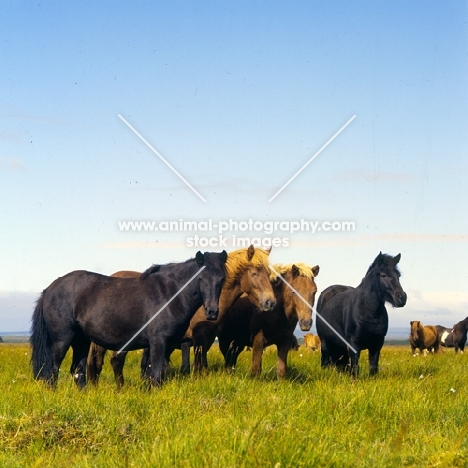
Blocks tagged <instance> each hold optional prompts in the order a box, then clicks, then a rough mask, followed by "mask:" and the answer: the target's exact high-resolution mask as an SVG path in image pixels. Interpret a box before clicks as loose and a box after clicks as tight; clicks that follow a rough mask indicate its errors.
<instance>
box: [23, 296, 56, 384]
mask: <svg viewBox="0 0 468 468" xmlns="http://www.w3.org/2000/svg"><path fill="white" fill-rule="evenodd" d="M44 293H45V291H44V292H43V293H42V294H41V296H40V297H39V299H38V301H37V303H36V308H35V309H34V313H33V316H32V326H31V337H30V338H29V343H30V344H31V348H32V354H31V364H32V368H33V375H34V378H35V379H43V380H50V378H51V375H52V368H53V365H54V363H53V359H52V349H51V348H52V340H51V338H50V334H49V330H48V329H47V324H46V322H45V320H44V310H43V303H44Z"/></svg>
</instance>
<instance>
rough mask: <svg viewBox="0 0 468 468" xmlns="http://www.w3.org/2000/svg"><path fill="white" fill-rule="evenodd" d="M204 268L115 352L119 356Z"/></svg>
mask: <svg viewBox="0 0 468 468" xmlns="http://www.w3.org/2000/svg"><path fill="white" fill-rule="evenodd" d="M205 268H206V266H202V267H201V268H200V269H199V270H198V271H197V272H196V273H195V274H194V275H193V276H192V277H191V278H190V279H189V280H188V281H187V282H186V283H185V284H184V285H183V286H182V287H181V288H180V289H179V290H178V291H177V292H176V293H175V294H174V295H173V296H172V297H171V298H170V299H169V300H168V301H167V302H166V303H165V304H164V305H163V306H162V307H161V308H160V309H159V310H158V311H157V312H156V313H155V314H154V315H153V316H152V317H151V318H150V319H149V320H148V321H147V322H146V323H145V324H144V325H143V326H142V327H141V328H140V329H139V330H138V331H137V332H136V333H135V334H134V335H133V336H132V337H131V338H130V339H129V340H128V341H127V342H126V343H125V344H124V345H123V346H122V348H121V349H119V350H118V351H117V354H120V353H121V352H122V351H124V350H125V348H126V347H127V346H128V345H129V344H130V343H131V342H132V341H133V340H134V339H135V338H136V337H137V336H138V335H139V334H140V333H141V332H142V331H143V330H144V329H145V328H146V327H147V326H148V325H149V324H150V323H151V322H152V321H153V320H154V319H155V318H156V317H157V316H158V315H159V314H160V313H161V312H162V311H163V310H164V309H165V308H166V307H167V306H168V305H169V304H170V303H171V302H172V301H173V300H174V299H175V298H176V297H177V296H178V295H179V294H180V293H181V292H182V291H183V290H184V289H185V288H186V287H187V286H188V285H189V284H190V283H191V282H192V281H193V280H194V279H195V278H196V277H197V276H198V275H199V274H200V273H201V272H202V271H203V270H204V269H205Z"/></svg>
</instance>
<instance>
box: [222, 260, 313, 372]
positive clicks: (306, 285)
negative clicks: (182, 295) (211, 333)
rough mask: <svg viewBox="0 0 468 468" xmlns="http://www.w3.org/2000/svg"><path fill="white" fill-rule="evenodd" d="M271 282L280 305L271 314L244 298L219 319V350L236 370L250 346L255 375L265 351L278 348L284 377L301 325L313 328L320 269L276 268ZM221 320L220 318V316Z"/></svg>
mask: <svg viewBox="0 0 468 468" xmlns="http://www.w3.org/2000/svg"><path fill="white" fill-rule="evenodd" d="M272 270H273V273H272V274H271V276H270V281H271V283H272V286H273V290H274V292H275V297H276V306H275V307H274V308H273V310H272V311H271V312H268V313H264V312H262V311H261V310H258V308H257V307H256V305H255V304H253V303H252V302H251V301H250V300H249V298H247V297H241V298H240V299H238V300H237V301H236V302H235V303H234V305H233V306H232V307H231V308H230V309H229V310H228V311H227V312H226V313H225V314H224V315H223V316H222V317H221V318H220V319H219V318H218V322H219V327H218V340H219V349H220V351H221V352H222V353H223V356H224V362H225V366H226V368H231V369H233V368H234V367H235V365H236V363H237V358H238V356H239V354H240V353H241V352H242V351H243V350H244V348H245V347H246V346H251V347H252V366H251V374H252V375H259V374H260V373H261V371H262V356H263V350H264V348H266V347H267V346H270V345H276V347H277V352H278V355H277V366H276V369H277V371H276V373H277V377H278V378H283V377H285V376H286V373H287V358H288V353H289V350H290V349H291V342H292V340H293V337H294V329H295V328H296V325H297V324H298V323H299V326H300V327H301V330H303V331H308V330H310V327H311V326H312V308H313V306H314V303H315V294H316V292H317V286H316V284H315V281H314V278H315V277H316V276H317V275H318V273H319V270H320V268H319V266H318V265H316V266H314V267H310V266H308V265H305V264H303V263H295V264H292V265H275V266H273V267H272ZM218 317H219V316H218Z"/></svg>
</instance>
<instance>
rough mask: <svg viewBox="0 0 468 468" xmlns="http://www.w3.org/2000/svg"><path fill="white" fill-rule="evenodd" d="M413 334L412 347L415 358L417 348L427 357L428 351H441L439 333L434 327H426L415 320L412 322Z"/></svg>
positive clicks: (411, 336) (411, 338)
mask: <svg viewBox="0 0 468 468" xmlns="http://www.w3.org/2000/svg"><path fill="white" fill-rule="evenodd" d="M410 325H411V333H410V337H409V338H410V345H411V352H412V353H413V356H416V355H417V354H416V348H419V351H421V352H422V353H424V356H426V355H427V352H428V351H433V352H434V353H437V351H438V350H439V332H438V331H437V328H436V327H434V325H426V326H424V325H423V324H422V323H421V322H420V321H419V320H413V321H411V322H410Z"/></svg>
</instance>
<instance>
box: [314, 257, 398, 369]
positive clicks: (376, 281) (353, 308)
mask: <svg viewBox="0 0 468 468" xmlns="http://www.w3.org/2000/svg"><path fill="white" fill-rule="evenodd" d="M400 258H401V255H400V254H398V255H397V256H396V257H392V256H390V255H387V254H382V252H380V253H379V255H377V257H376V258H375V260H374V261H373V262H372V264H371V265H370V267H369V269H368V270H367V273H366V275H365V277H364V278H363V280H362V281H361V284H359V286H357V287H356V288H353V287H351V286H342V285H334V286H330V287H328V288H326V289H325V290H324V291H323V292H322V293H321V294H320V297H319V300H318V303H317V332H318V335H319V337H320V342H321V353H322V354H321V365H322V367H329V366H336V367H337V368H338V369H339V370H345V369H346V368H349V369H350V372H351V376H352V377H353V378H356V377H357V376H358V374H359V357H360V355H361V351H362V350H364V349H368V350H369V365H370V374H371V375H375V374H377V372H378V366H379V357H380V350H381V349H382V346H383V343H384V339H385V335H386V334H387V331H388V314H387V309H386V308H385V302H389V303H390V304H391V305H392V306H394V307H403V306H404V305H405V304H406V293H405V292H404V291H403V289H402V287H401V285H400V273H399V271H398V267H397V264H398V262H399V261H400Z"/></svg>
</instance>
